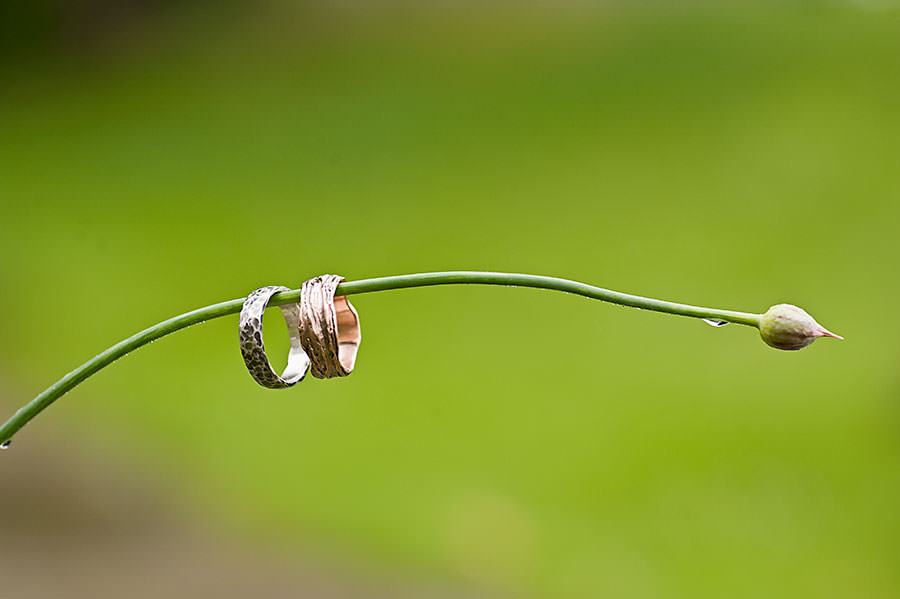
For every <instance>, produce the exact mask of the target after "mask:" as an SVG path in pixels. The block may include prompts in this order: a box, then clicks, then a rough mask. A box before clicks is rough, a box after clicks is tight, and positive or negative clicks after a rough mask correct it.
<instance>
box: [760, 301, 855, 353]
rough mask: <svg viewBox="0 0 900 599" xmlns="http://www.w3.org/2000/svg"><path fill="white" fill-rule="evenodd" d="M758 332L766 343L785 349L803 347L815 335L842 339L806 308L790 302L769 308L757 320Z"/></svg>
mask: <svg viewBox="0 0 900 599" xmlns="http://www.w3.org/2000/svg"><path fill="white" fill-rule="evenodd" d="M759 334H760V336H762V339H763V341H765V342H766V343H767V344H768V345H770V346H772V347H774V348H776V349H785V350H793V349H803V348H804V347H806V346H807V345H809V344H810V343H812V342H813V341H815V340H816V338H817V337H834V338H835V339H843V337H841V336H839V335H835V334H834V333H832V332H831V331H829V330H827V329H826V328H825V327H823V326H822V325H820V324H819V323H818V322H816V321H815V319H814V318H813V317H812V316H810V315H809V314H808V313H807V312H806V310H804V309H803V308H798V307H797V306H792V305H791V304H777V305H775V306H772V307H771V308H769V309H768V311H767V312H766V313H765V314H763V315H762V320H760V322H759Z"/></svg>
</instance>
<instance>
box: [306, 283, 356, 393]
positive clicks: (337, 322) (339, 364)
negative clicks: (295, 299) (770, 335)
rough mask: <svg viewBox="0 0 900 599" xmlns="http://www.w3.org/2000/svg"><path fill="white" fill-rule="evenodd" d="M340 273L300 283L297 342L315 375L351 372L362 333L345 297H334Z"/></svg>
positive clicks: (324, 375) (344, 374) (318, 376)
mask: <svg viewBox="0 0 900 599" xmlns="http://www.w3.org/2000/svg"><path fill="white" fill-rule="evenodd" d="M343 280H344V277H342V276H339V275H322V276H320V277H315V278H313V279H309V280H308V281H306V282H304V283H303V288H302V289H301V293H300V327H299V328H300V342H301V344H302V345H303V349H305V350H306V353H307V355H308V356H309V360H310V372H312V375H313V376H314V377H316V378H320V379H328V378H333V377H339V376H347V375H348V374H350V373H351V372H353V367H354V365H355V364H356V354H357V352H358V350H359V343H360V341H361V340H362V333H361V332H360V328H359V315H358V314H357V313H356V310H355V309H354V308H353V306H352V305H351V304H350V302H349V301H347V298H346V296H343V295H341V296H338V297H334V292H335V290H336V289H337V286H338V284H339V283H340V282H341V281H343Z"/></svg>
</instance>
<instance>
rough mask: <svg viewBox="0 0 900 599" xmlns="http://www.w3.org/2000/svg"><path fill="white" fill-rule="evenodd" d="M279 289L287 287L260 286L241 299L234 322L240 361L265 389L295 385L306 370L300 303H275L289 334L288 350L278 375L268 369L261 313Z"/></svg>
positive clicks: (270, 366)
mask: <svg viewBox="0 0 900 599" xmlns="http://www.w3.org/2000/svg"><path fill="white" fill-rule="evenodd" d="M279 291H289V289H288V288H287V287H282V286H280V285H271V286H269V287H261V288H259V289H257V290H256V291H254V292H253V293H251V294H250V295H248V296H247V299H246V300H244V306H243V308H241V317H240V322H239V324H238V329H239V335H238V336H239V339H240V342H241V355H242V356H243V357H244V364H246V365H247V370H249V371H250V376H252V377H253V379H254V380H255V381H256V382H257V383H259V384H260V385H262V386H263V387H268V388H269V389H284V388H286V387H291V386H293V385H296V384H297V383H298V382H300V381H302V380H303V377H304V376H306V372H307V370H309V358H308V357H307V355H306V352H305V351H303V346H302V344H301V343H300V330H299V322H300V307H299V306H298V305H297V304H289V305H286V306H279V307H280V308H281V313H282V314H283V315H284V321H285V323H287V328H288V334H289V336H290V344H291V349H290V352H289V353H288V361H287V366H285V367H284V372H283V373H281V376H278V374H276V373H275V371H274V370H273V369H272V365H271V364H269V358H268V357H267V356H266V346H265V344H264V343H263V334H262V315H263V312H264V311H265V309H266V304H268V303H269V299H271V297H272V296H273V295H275V294H276V293H278V292H279Z"/></svg>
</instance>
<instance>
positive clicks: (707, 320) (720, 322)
mask: <svg viewBox="0 0 900 599" xmlns="http://www.w3.org/2000/svg"><path fill="white" fill-rule="evenodd" d="M703 322H705V323H706V324H708V325H709V326H711V327H724V326H725V325H726V324H728V321H727V320H719V319H718V318H704V319H703Z"/></svg>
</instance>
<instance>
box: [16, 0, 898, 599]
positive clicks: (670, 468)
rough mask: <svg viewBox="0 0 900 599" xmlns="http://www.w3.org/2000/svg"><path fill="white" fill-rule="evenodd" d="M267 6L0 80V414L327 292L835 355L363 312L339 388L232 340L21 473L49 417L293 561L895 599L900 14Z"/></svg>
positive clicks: (203, 343) (150, 364)
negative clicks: (767, 334) (486, 284)
mask: <svg viewBox="0 0 900 599" xmlns="http://www.w3.org/2000/svg"><path fill="white" fill-rule="evenodd" d="M263 6H264V7H263V8H260V7H253V8H251V7H249V6H245V5H242V4H239V3H232V4H228V5H227V8H223V9H222V10H221V13H217V12H216V9H215V8H214V7H211V6H210V5H208V4H202V5H199V7H198V6H194V7H183V6H169V7H167V8H165V9H159V10H157V11H151V13H150V14H148V15H143V16H141V17H140V18H135V19H131V20H127V19H126V20H124V21H112V23H113V26H111V30H109V31H102V32H101V33H102V35H101V34H99V33H96V32H95V33H92V35H91V36H90V42H88V41H87V40H86V39H85V38H83V37H79V36H77V35H75V36H71V37H66V38H65V39H63V40H62V41H59V42H58V44H57V45H53V47H52V49H51V50H47V51H45V52H38V51H37V50H36V49H34V48H30V47H29V46H28V45H27V44H24V45H23V43H19V44H18V45H17V48H19V51H18V52H17V53H16V54H15V55H14V59H13V58H11V59H10V60H8V61H6V62H5V63H4V64H3V69H4V71H5V73H6V75H5V76H4V78H3V79H4V82H3V84H2V86H0V124H2V135H3V142H2V143H0V252H2V256H3V258H2V260H0V310H2V313H3V314H5V315H7V317H6V318H4V322H3V332H2V334H0V383H2V386H3V389H4V393H3V395H2V397H0V407H2V408H3V409H4V412H5V413H7V414H11V413H12V412H13V411H14V410H15V409H16V408H17V407H18V406H19V405H21V404H23V403H25V402H26V401H27V400H28V399H29V398H30V397H33V396H34V395H35V394H37V393H38V392H40V391H41V390H42V389H43V388H44V387H46V386H47V385H49V384H50V383H52V382H53V381H54V380H56V379H57V378H58V377H59V376H61V375H62V374H64V373H65V372H68V371H69V370H70V369H71V368H74V367H75V366H76V365H78V364H80V363H81V362H83V361H84V360H85V359H87V358H89V357H90V356H92V355H94V353H96V352H99V351H101V350H102V349H104V348H106V347H107V346H109V345H111V344H112V343H114V342H116V341H118V340H120V339H121V338H124V337H125V336H127V335H129V334H131V333H133V332H135V331H137V330H139V329H141V328H143V327H145V326H148V325H150V324H153V323H155V322H157V321H159V320H162V319H164V318H167V317H169V316H172V315H174V314H176V313H179V312H183V311H186V310H188V309H192V308H195V307H199V306H201V305H205V304H209V303H214V302H217V301H222V300H225V299H232V298H236V297H241V296H243V295H245V294H246V293H247V292H249V291H250V290H252V289H254V288H256V287H259V286H262V285H267V284H283V285H288V286H291V287H298V286H299V285H300V284H301V282H302V281H303V280H304V279H306V278H308V277H310V276H314V275H317V274H321V273H325V272H329V273H339V274H342V275H344V276H346V277H347V278H348V279H356V278H367V277H373V276H379V275H388V274H402V273H409V272H420V271H431V270H444V269H471V270H476V269H477V270H499V271H513V272H529V273H536V274H548V275H556V276H563V277H567V278H572V279H576V280H581V281H585V282H590V283H594V284H597V285H601V286H605V287H609V288H612V289H616V290H621V291H627V292H632V293H640V294H644V295H649V296H653V297H660V298H663V299H671V300H676V301H684V302H688V303H695V304H701V305H709V306H714V307H721V308H731V309H737V310H746V311H754V312H762V311H764V310H765V309H766V308H768V307H769V306H770V305H772V304H775V303H779V302H790V303H794V304H797V305H800V306H802V307H803V308H805V309H806V310H808V311H809V312H810V313H811V314H812V315H813V316H814V317H816V319H818V320H819V322H821V323H822V324H823V325H824V326H826V327H828V328H829V329H831V330H833V331H835V332H836V333H839V334H842V335H844V336H846V338H847V340H846V341H844V342H836V341H832V340H820V341H818V342H816V343H815V344H814V345H813V346H812V347H810V348H808V349H805V350H803V351H801V352H796V353H790V352H778V351H776V350H773V349H770V348H768V347H766V346H765V345H764V344H763V343H762V342H761V341H760V340H759V338H758V334H757V333H756V332H755V331H753V330H752V329H749V328H746V327H741V326H729V327H725V328H722V329H716V328H712V327H709V326H706V325H704V324H703V323H701V322H699V321H694V320H691V319H685V318H679V317H673V316H666V315H660V314H655V313H647V312H639V311H635V310H628V309H623V308H619V307H616V306H610V305H605V304H602V303H599V302H592V301H587V300H584V299H582V298H577V297H572V296H565V295H563V294H558V293H552V292H541V291H535V290H524V289H506V288H480V287H441V288H428V289H419V290H405V291H393V292H381V293H376V294H369V295H361V296H357V297H354V298H353V299H352V301H353V303H354V304H355V306H356V307H357V309H358V310H359V312H360V316H361V319H362V328H363V344H362V347H361V350H360V355H359V360H358V363H357V370H356V371H355V372H354V374H353V376H351V377H349V378H347V379H342V380H333V381H319V380H315V379H310V380H307V381H305V382H303V383H301V384H300V385H298V386H297V387H295V388H293V389H291V390H288V391H283V392H273V391H268V390H264V389H262V388H260V387H257V386H256V384H255V383H254V382H253V381H252V380H251V379H250V377H249V376H248V375H247V373H246V371H245V370H244V367H243V365H242V362H241V359H240V354H239V352H238V346H237V339H236V337H237V335H236V330H235V328H236V318H224V319H219V320H216V321H212V322H209V323H207V324H204V325H202V326H199V327H195V328H193V329H189V330H187V331H184V332H181V333H179V334H177V335H174V336H171V337H168V338H166V339H165V340H163V341H161V342H159V343H156V344H154V345H152V346H150V347H147V348H144V349H142V350H140V351H139V352H138V353H137V354H135V355H132V356H129V357H128V358H126V359H124V360H122V361H120V362H119V363H117V364H115V365H113V366H112V367H110V368H108V369H107V370H105V371H104V372H102V373H101V374H99V375H98V376H97V377H96V378H93V379H91V380H90V381H88V382H87V383H85V384H84V385H83V386H81V387H79V388H78V389H77V390H75V391H74V392H73V393H71V394H69V395H68V396H66V397H64V398H63V399H61V400H60V401H59V402H58V404H56V405H54V406H53V407H51V408H50V409H49V410H48V411H47V412H46V413H45V414H43V415H41V416H40V417H39V418H38V419H37V420H36V421H35V422H33V423H32V424H31V425H30V426H29V427H28V428H26V429H24V430H23V431H22V432H21V433H20V434H19V435H18V436H17V438H16V442H15V445H14V447H13V449H14V450H15V452H27V451H28V446H29V438H30V437H31V436H32V435H35V436H36V435H38V434H40V433H39V431H38V429H41V430H43V431H45V434H47V435H51V436H52V437H53V438H55V439H57V440H59V441H60V442H61V444H72V445H78V444H86V445H90V446H92V447H95V448H99V449H100V451H101V452H105V453H108V454H110V455H111V456H116V459H119V460H122V461H125V462H131V461H133V462H134V463H135V464H151V465H153V467H156V468H159V469H160V470H162V471H163V472H164V473H165V475H164V480H165V484H166V485H167V488H168V489H169V492H170V493H171V494H173V495H174V496H175V497H178V498H180V501H182V502H183V503H184V504H185V505H190V506H194V507H192V508H189V509H193V510H196V511H197V514H198V515H197V517H198V518H200V517H202V518H209V519H211V520H212V521H213V522H216V523H218V524H217V526H228V527H232V528H234V529H238V530H243V531H245V532H246V534H248V535H254V536H257V537H262V538H268V539H272V540H274V541H277V543H279V544H280V546H282V547H284V548H285V549H284V550H285V551H287V552H291V551H306V552H311V553H318V552H322V553H327V554H328V555H336V556H339V559H341V560H346V561H348V562H353V563H357V564H360V567H363V568H374V569H377V570H383V571H386V572H392V573H395V575H396V576H398V577H401V578H402V577H406V576H425V577H428V576H436V577H446V578H448V579H455V580H463V581H466V582H467V583H470V584H472V585H473V586H474V587H475V588H479V589H482V590H484V591H485V592H486V593H488V594H492V595H493V594H506V595H511V596H526V597H548V598H550V597H553V598H566V597H572V598H576V597H577V598H580V597H685V598H688V597H690V598H697V597H725V596H727V597H733V598H741V597H748V598H749V597H841V598H844V597H867V598H880V597H884V598H888V597H896V596H898V594H900V569H898V568H897V564H898V560H900V517H898V511H897V506H898V504H900V466H898V464H900V420H898V419H900V409H898V399H900V371H898V364H900V349H898V341H897V339H898V337H897V334H896V328H897V327H896V324H895V321H896V319H895V311H896V301H897V296H898V294H900V278H898V274H897V273H898V258H900V168H898V156H900V110H898V106H900V36H898V35H897V32H898V26H900V18H898V17H900V13H898V10H897V9H896V8H895V7H893V5H890V4H876V3H863V2H832V3H817V2H806V3H787V4H781V3H762V4H753V3H747V4H736V5H729V8H727V9H723V8H713V7H710V6H706V5H690V7H682V8H678V9H676V8H672V7H662V6H656V5H640V6H628V5H623V4H617V3H612V4H609V5H606V6H603V7H599V8H586V7H584V6H582V5H580V4H578V3H574V4H572V5H566V6H565V7H559V6H556V7H553V6H547V5H544V6H541V5H529V6H527V7H515V6H513V5H511V4H509V5H507V4H499V5H496V6H492V7H490V8H483V7H481V8H479V7H478V5H477V4H475V3H472V4H466V5H464V6H463V7H453V8H451V7H450V6H447V5H443V4H436V5H434V6H430V7H428V8H415V9H413V8H410V7H408V6H407V7H405V8H400V7H394V8H392V9H387V8H384V7H381V8H376V7H373V6H370V5H367V4H365V3H359V4H354V3H347V4H341V5H337V7H336V8H335V7H332V8H318V7H310V6H307V5H304V4H301V5H297V6H292V5H285V4H279V3H269V4H264V5H263ZM213 13H216V14H215V15H214V14H213ZM23 48H24V49H23ZM269 316H271V318H269ZM266 323H267V329H266V330H267V340H269V343H268V345H269V347H270V349H271V351H272V353H273V354H274V355H275V356H278V357H280V355H281V354H282V353H283V348H285V347H286V335H285V334H284V332H283V330H282V329H283V326H282V325H281V324H280V322H279V316H278V314H277V313H276V314H271V315H267V321H266ZM3 417H4V418H5V416H3ZM15 452H13V451H12V450H11V451H10V452H9V453H8V454H4V455H2V456H0V458H3V459H14V457H15ZM111 459H112V458H111ZM136 467H137V466H136Z"/></svg>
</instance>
